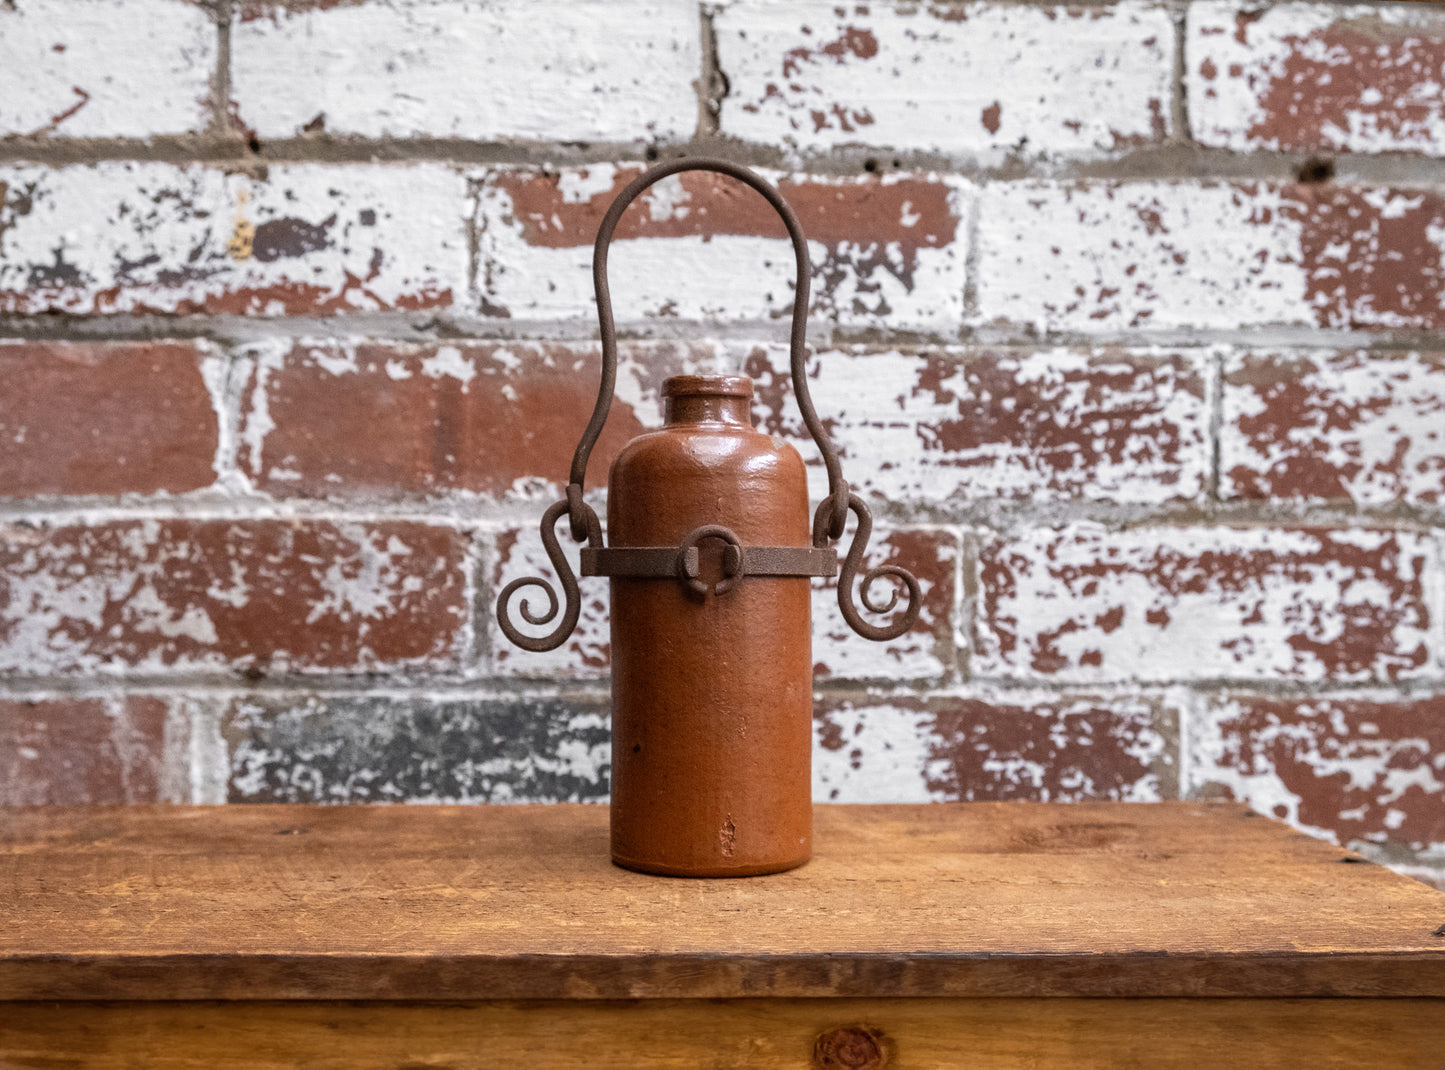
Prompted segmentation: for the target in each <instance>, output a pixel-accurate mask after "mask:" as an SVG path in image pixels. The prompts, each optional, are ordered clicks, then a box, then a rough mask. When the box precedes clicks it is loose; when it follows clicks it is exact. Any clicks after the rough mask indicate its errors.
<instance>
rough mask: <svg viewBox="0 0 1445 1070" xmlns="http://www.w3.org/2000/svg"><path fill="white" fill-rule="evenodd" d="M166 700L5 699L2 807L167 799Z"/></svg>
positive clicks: (0, 709) (0, 738)
mask: <svg viewBox="0 0 1445 1070" xmlns="http://www.w3.org/2000/svg"><path fill="white" fill-rule="evenodd" d="M165 722H166V704H165V703H164V702H162V701H161V700H160V699H156V698H148V697H141V696H128V697H125V698H119V699H114V700H109V699H99V698H54V699H28V700H27V699H4V700H0V806H44V805H57V806H80V805H113V804H116V803H153V802H160V801H161V787H160V786H161V781H162V764H163V761H164V758H165Z"/></svg>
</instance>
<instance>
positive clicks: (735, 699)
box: [607, 376, 813, 876]
mask: <svg viewBox="0 0 1445 1070" xmlns="http://www.w3.org/2000/svg"><path fill="white" fill-rule="evenodd" d="M663 393H664V397H665V399H666V403H667V423H666V425H665V426H664V427H663V428H662V429H661V430H659V431H656V432H653V433H651V434H646V435H642V436H639V437H638V438H636V439H634V440H633V441H632V442H631V443H629V444H628V446H627V447H626V448H625V449H624V450H623V451H622V453H621V454H620V455H619V456H618V458H617V460H616V462H614V464H613V466H612V473H611V476H610V478H609V483H608V488H609V489H608V505H607V529H608V542H609V544H610V545H612V546H615V547H620V546H677V545H678V544H680V543H681V542H682V540H683V539H684V538H686V536H687V535H688V534H689V533H690V532H692V531H694V530H695V529H697V528H699V527H702V526H704V525H709V524H721V525H724V526H726V527H728V528H731V529H732V531H733V532H735V533H736V534H737V536H738V538H739V540H740V541H741V543H742V544H743V545H744V546H807V545H809V542H810V540H809V535H810V530H809V516H808V490H807V480H806V476H805V472H804V468H803V462H802V459H801V458H800V457H799V456H798V453H797V451H796V450H795V449H793V447H792V446H791V445H789V444H788V443H786V442H783V441H781V440H777V439H774V438H772V437H770V436H768V435H765V434H762V433H760V432H758V431H756V430H755V429H754V428H753V427H752V421H751V416H750V412H749V409H750V401H751V396H752V381H751V380H749V379H745V378H738V377H723V376H715V377H698V376H680V377H676V378H674V379H669V380H668V381H667V383H666V384H665V385H664V389H663ZM723 549H724V544H723V543H722V541H721V540H719V539H707V540H704V541H703V542H702V543H701V544H700V546H699V551H700V554H699V556H700V567H701V575H700V577H699V578H700V579H702V580H703V581H704V582H705V583H708V584H709V586H711V584H712V582H714V581H716V580H718V579H720V578H722V576H723V571H722V568H723V566H722V556H723ZM611 592H612V608H611V616H612V857H613V860H614V861H615V862H617V863H618V864H619V865H622V866H626V867H628V868H629V869H638V870H643V871H646V872H652V873H665V874H673V875H678V876H746V875H750V874H757V873H770V872H775V871H778V870H784V869H790V868H792V867H793V866H797V865H801V864H802V863H803V862H806V861H807V860H808V857H809V854H810V853H811V849H812V796H811V793H812V777H811V758H812V714H813V696H812V670H813V659H812V620H811V614H810V599H809V583H808V580H807V578H806V577H793V576H789V577H772V576H766V577H764V576H756V577H744V578H743V579H742V580H741V582H738V583H736V584H734V585H733V586H732V588H731V589H730V590H727V591H726V592H724V593H721V594H717V593H709V594H708V595H706V596H705V597H699V596H698V595H696V594H694V593H690V592H689V591H687V590H686V589H685V588H684V587H683V585H682V584H680V583H679V582H677V581H676V580H670V579H633V578H626V577H613V578H612V579H611Z"/></svg>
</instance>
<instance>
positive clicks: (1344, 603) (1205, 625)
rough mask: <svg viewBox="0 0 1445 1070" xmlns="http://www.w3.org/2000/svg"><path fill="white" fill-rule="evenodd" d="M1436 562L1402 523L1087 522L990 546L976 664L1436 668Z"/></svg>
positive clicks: (1240, 670)
mask: <svg viewBox="0 0 1445 1070" xmlns="http://www.w3.org/2000/svg"><path fill="white" fill-rule="evenodd" d="M1439 578H1440V562H1439V560H1438V559H1437V557H1436V550H1435V546H1434V543H1433V542H1432V540H1431V539H1430V538H1429V537H1428V536H1425V535H1420V534H1416V533H1413V532H1407V531H1386V530H1369V529H1350V530H1330V529H1323V528H1310V529H1298V530H1275V529H1268V528H1138V529H1131V530H1126V531H1108V530H1106V529H1104V528H1103V527H1102V526H1099V525H1094V524H1076V525H1073V526H1071V527H1068V528H1064V529H1062V530H1042V531H1033V532H1027V533H1024V534H1022V535H1020V536H1018V537H1016V538H1013V539H999V540H997V541H995V542H993V543H990V544H989V545H986V546H985V547H984V548H983V550H982V552H981V554H980V560H979V567H978V583H979V603H980V604H979V644H980V653H979V656H978V658H977V660H976V661H975V669H976V670H977V671H978V672H979V673H981V674H983V675H1000V676H1005V677H1024V678H1035V679H1064V680H1071V679H1080V680H1129V679H1138V680H1151V681H1161V682H1166V681H1172V680H1199V679H1216V678H1228V679H1245V680H1248V679H1295V680H1372V679H1374V680H1378V679H1389V680H1394V679H1404V678H1408V677H1418V676H1422V675H1426V674H1429V673H1431V672H1433V671H1434V659H1435V656H1436V653H1437V652H1436V651H1435V649H1434V647H1435V644H1436V642H1437V641H1438V640H1437V639H1436V638H1435V633H1436V630H1437V629H1438V621H1439V619H1440V612H1441V607H1440V606H1439V604H1438V599H1439Z"/></svg>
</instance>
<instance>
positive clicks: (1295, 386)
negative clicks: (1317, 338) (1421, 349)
mask: <svg viewBox="0 0 1445 1070" xmlns="http://www.w3.org/2000/svg"><path fill="white" fill-rule="evenodd" d="M1221 415H1222V417H1223V419H1222V426H1221V427H1220V433H1219V468H1220V494H1221V496H1223V497H1226V498H1253V499H1280V498H1310V499H1315V500H1339V499H1345V500H1348V501H1350V502H1353V503H1354V504H1355V505H1358V506H1365V507H1371V506H1374V507H1379V506H1383V505H1389V504H1390V503H1392V502H1397V501H1405V502H1423V503H1429V504H1436V503H1439V502H1441V501H1445V355H1442V354H1440V353H1428V352H1427V353H1400V352H1371V351H1369V350H1284V351H1276V352H1253V353H1246V352H1238V353H1233V354H1231V355H1230V356H1229V358H1228V359H1227V360H1226V362H1225V365H1224V389H1223V394H1222V399H1221Z"/></svg>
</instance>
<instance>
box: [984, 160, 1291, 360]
mask: <svg viewBox="0 0 1445 1070" xmlns="http://www.w3.org/2000/svg"><path fill="white" fill-rule="evenodd" d="M1282 207H1283V200H1282V198H1281V197H1280V196H1279V193H1278V191H1276V190H1273V189H1269V188H1256V187H1249V188H1242V187H1235V186H1226V185H1213V184H1210V185H1188V184H1173V183H1164V182H1136V183H1096V184H1082V185H1067V186H1066V185H1056V184H1051V183H1043V182H1018V183H1012V182H1011V183H999V184H996V185H993V186H990V187H988V188H987V189H986V190H985V191H984V192H983V194H982V199H981V203H980V207H979V228H978V245H979V269H978V303H979V318H980V319H981V320H982V321H983V322H991V321H998V320H1004V321H1013V322H1016V323H1024V324H1032V325H1035V326H1037V327H1038V328H1039V329H1040V330H1079V331H1091V330H1103V329H1116V330H1117V329H1120V328H1132V327H1145V328H1148V327H1154V328H1170V327H1184V326H1195V327H1205V328H1217V329H1221V330H1228V329H1232V328H1236V327H1242V326H1251V325H1255V324H1265V323H1278V324H1304V323H1313V321H1314V319H1315V317H1314V315H1313V314H1312V310H1311V308H1310V305H1309V303H1308V302H1307V301H1306V294H1305V289H1306V273H1305V271H1304V270H1303V268H1302V267H1301V264H1300V237H1301V231H1302V227H1301V225H1300V223H1299V222H1298V220H1296V219H1294V218H1291V216H1290V214H1288V213H1286V212H1285V211H1282Z"/></svg>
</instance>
